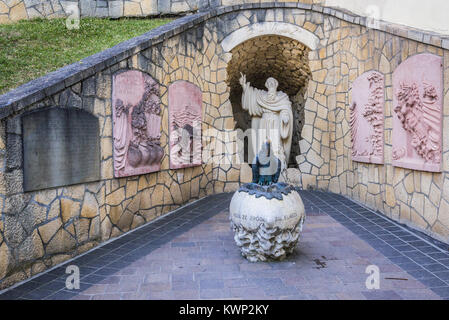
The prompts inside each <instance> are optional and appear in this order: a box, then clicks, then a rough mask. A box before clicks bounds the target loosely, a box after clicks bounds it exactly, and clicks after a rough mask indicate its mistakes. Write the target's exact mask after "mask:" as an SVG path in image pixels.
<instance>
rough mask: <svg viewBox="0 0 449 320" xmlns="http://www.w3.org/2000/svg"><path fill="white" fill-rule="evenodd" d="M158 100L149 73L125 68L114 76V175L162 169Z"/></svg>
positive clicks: (153, 82) (162, 152)
mask: <svg viewBox="0 0 449 320" xmlns="http://www.w3.org/2000/svg"><path fill="white" fill-rule="evenodd" d="M160 104H161V101H160V97H159V84H158V83H157V82H156V81H155V80H154V79H153V78H151V77H150V76H149V75H147V74H145V73H143V72H141V71H138V70H128V71H124V72H120V73H117V74H115V75H114V79H113V89H112V110H113V111H112V117H113V121H114V125H113V136H114V146H113V149H114V176H115V177H116V178H120V177H127V176H133V175H141V174H147V173H150V172H155V171H159V170H160V169H161V160H162V158H163V156H164V150H163V149H162V147H161V142H160V137H161V117H160V112H161V106H160Z"/></svg>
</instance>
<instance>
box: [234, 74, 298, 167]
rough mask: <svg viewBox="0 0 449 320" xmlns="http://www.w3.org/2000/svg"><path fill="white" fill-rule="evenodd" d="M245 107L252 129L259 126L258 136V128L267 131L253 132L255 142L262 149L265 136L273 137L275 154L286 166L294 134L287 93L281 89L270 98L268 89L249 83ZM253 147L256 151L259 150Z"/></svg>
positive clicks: (243, 100)
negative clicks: (260, 88) (254, 86)
mask: <svg viewBox="0 0 449 320" xmlns="http://www.w3.org/2000/svg"><path fill="white" fill-rule="evenodd" d="M242 108H243V109H244V110H245V111H248V113H249V114H250V116H251V117H252V120H251V129H253V130H256V131H255V133H257V136H259V134H260V131H259V129H263V130H264V135H266V136H259V137H254V136H253V137H252V141H253V146H254V147H256V148H257V149H259V148H260V146H261V144H262V143H263V142H264V140H265V139H270V141H271V143H272V144H273V150H274V153H275V155H276V156H277V157H279V159H280V160H281V162H282V165H283V168H287V165H288V161H289V158H290V150H291V145H292V135H293V112H292V103H291V102H290V100H289V98H288V95H287V94H285V93H284V92H280V91H278V92H277V93H276V97H274V99H270V97H269V95H268V92H267V91H263V90H259V89H256V88H253V87H251V86H250V85H249V83H247V84H246V85H245V86H244V89H243V95H242ZM272 129H274V130H272ZM253 132H254V131H253ZM253 151H254V154H257V152H258V150H253Z"/></svg>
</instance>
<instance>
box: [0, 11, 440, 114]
mask: <svg viewBox="0 0 449 320" xmlns="http://www.w3.org/2000/svg"><path fill="white" fill-rule="evenodd" d="M260 8H265V9H266V8H286V9H292V8H298V9H303V10H309V11H312V12H317V13H322V14H326V15H329V16H334V17H336V18H338V19H341V20H343V21H346V22H349V23H351V24H356V25H362V26H366V21H367V19H366V17H361V16H358V15H356V14H353V13H351V12H349V11H347V10H343V9H340V8H333V7H324V6H321V5H316V4H314V5H310V4H304V3H291V2H288V3H284V2H267V3H247V4H242V5H234V6H226V7H218V8H213V9H211V10H209V11H204V12H199V13H196V14H192V15H189V16H185V17H182V18H179V19H177V20H175V21H173V22H171V23H168V24H166V25H163V26H160V27H158V28H156V29H153V30H151V31H149V32H147V33H145V34H143V35H141V36H138V37H135V38H133V39H130V40H127V41H125V42H122V43H120V44H118V45H116V46H114V47H112V48H109V49H106V50H104V51H102V52H100V53H97V54H94V55H92V56H89V57H87V58H84V59H82V60H81V61H79V62H75V63H73V64H71V65H68V66H65V67H63V68H61V69H59V70H57V71H54V72H51V73H49V74H47V75H45V76H43V77H41V78H37V79H34V80H32V81H30V82H28V83H26V84H24V85H22V86H20V87H18V88H16V89H13V90H11V91H9V92H8V93H6V94H4V95H2V96H0V120H2V119H4V118H7V117H8V116H10V115H13V114H15V113H17V112H20V111H21V110H22V109H24V108H26V107H27V106H29V105H31V104H33V103H36V102H39V101H40V100H42V99H44V98H45V97H49V96H51V95H53V94H55V93H57V92H59V91H61V90H63V89H65V88H67V87H69V86H71V85H73V84H75V83H77V82H79V81H81V80H83V79H86V78H88V77H89V76H92V75H93V74H95V73H96V72H99V71H102V70H104V69H105V68H108V67H109V66H111V65H113V64H115V63H117V62H120V61H122V60H124V59H127V58H128V57H130V56H132V55H133V54H135V53H136V52H139V51H142V50H145V49H147V48H149V47H151V46H153V45H156V44H158V43H161V42H163V41H164V40H166V39H169V38H171V37H173V36H176V35H178V34H180V33H182V32H184V31H187V30H189V29H191V28H193V27H194V26H195V25H196V24H199V23H202V22H204V21H207V20H209V19H212V18H215V17H217V16H220V15H223V14H226V13H229V12H234V11H241V10H250V9H260ZM371 28H372V29H375V30H379V31H382V32H386V33H390V34H392V35H395V36H399V37H403V38H408V39H411V40H414V41H418V42H421V43H424V44H429V45H432V46H435V47H439V48H443V49H447V50H449V37H447V36H444V35H441V34H437V33H433V32H427V31H422V30H418V29H414V28H410V27H406V26H401V25H396V24H391V23H387V22H384V21H376V26H373V27H371ZM62 82H63V83H64V84H62Z"/></svg>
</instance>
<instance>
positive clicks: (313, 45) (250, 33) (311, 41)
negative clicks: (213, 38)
mask: <svg viewBox="0 0 449 320" xmlns="http://www.w3.org/2000/svg"><path fill="white" fill-rule="evenodd" d="M268 35H276V36H283V37H287V38H291V39H293V40H296V41H298V42H300V43H302V44H304V45H305V46H307V47H308V48H309V49H310V50H316V49H317V48H318V45H319V42H320V39H319V38H318V37H317V36H316V35H315V34H313V33H312V32H310V31H308V30H306V29H304V28H301V27H299V26H297V25H294V24H291V23H285V22H260V23H255V24H251V25H248V26H246V27H243V28H240V29H237V30H235V31H234V32H232V33H231V34H229V35H228V36H227V37H226V38H225V39H223V41H222V42H221V46H222V48H223V50H224V51H225V52H230V51H231V50H232V49H234V48H235V47H236V46H238V45H240V44H242V43H243V42H245V41H247V40H250V39H253V38H257V37H261V36H268Z"/></svg>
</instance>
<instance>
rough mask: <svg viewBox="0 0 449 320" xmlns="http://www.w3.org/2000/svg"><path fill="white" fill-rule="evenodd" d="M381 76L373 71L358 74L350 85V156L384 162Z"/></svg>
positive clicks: (364, 160)
mask: <svg viewBox="0 0 449 320" xmlns="http://www.w3.org/2000/svg"><path fill="white" fill-rule="evenodd" d="M384 105H385V96H384V76H383V75H382V74H381V73H379V72H376V71H370V72H366V73H364V74H363V75H361V76H360V77H358V78H357V79H356V80H355V81H354V84H353V86H352V103H351V140H352V160H353V161H357V162H366V163H377V164H383V163H384Z"/></svg>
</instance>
